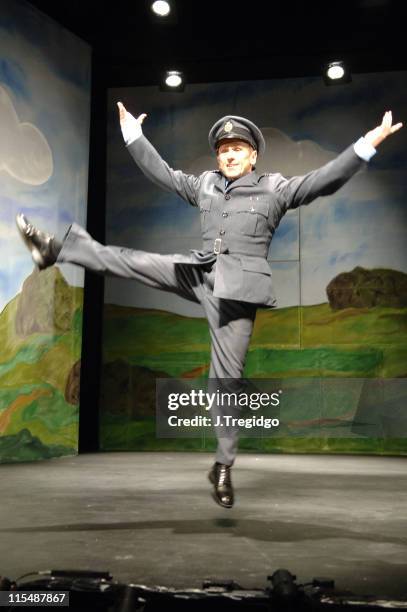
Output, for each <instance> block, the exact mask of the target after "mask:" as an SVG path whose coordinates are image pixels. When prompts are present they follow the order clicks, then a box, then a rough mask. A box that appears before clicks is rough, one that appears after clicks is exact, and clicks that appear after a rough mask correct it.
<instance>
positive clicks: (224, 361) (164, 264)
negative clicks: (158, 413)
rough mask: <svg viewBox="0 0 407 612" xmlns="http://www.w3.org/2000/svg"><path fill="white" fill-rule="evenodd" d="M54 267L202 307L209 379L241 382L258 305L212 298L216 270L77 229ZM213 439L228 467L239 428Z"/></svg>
mask: <svg viewBox="0 0 407 612" xmlns="http://www.w3.org/2000/svg"><path fill="white" fill-rule="evenodd" d="M57 262H60V263H71V264H76V265H78V266H82V267H84V268H86V269H87V270H92V271H93V272H97V273H100V274H107V275H113V276H119V277H122V278H128V279H134V280H138V281H140V282H142V283H143V284H145V285H148V286H149V287H153V288H156V289H161V290H163V291H169V292H171V293H175V294H177V295H179V296H181V297H183V298H185V299H187V300H190V301H192V302H196V303H199V304H201V306H202V308H203V310H204V313H205V316H206V319H207V321H208V324H209V330H210V336H211V364H210V370H209V378H210V379H234V380H236V379H240V378H241V377H242V375H243V368H244V365H245V359H246V354H247V350H248V347H249V342H250V338H251V334H252V330H253V324H254V319H255V316H256V305H255V304H249V303H247V302H239V301H237V300H225V299H220V298H215V297H214V296H213V283H214V267H212V268H208V267H205V266H203V265H199V264H193V263H192V262H191V264H188V263H185V256H184V255H160V254H157V253H147V252H145V251H138V250H133V249H127V248H121V247H116V246H104V245H102V244H100V243H99V242H97V241H96V240H93V238H92V237H91V236H90V235H89V234H88V232H86V230H84V229H83V228H82V227H80V226H79V225H77V224H76V223H74V224H73V225H72V226H71V227H70V229H69V231H68V233H67V234H66V236H65V238H64V240H63V243H62V249H61V251H60V253H59V255H58V258H57ZM214 265H216V263H215V264H214ZM212 417H213V418H215V417H216V414H212ZM218 431H219V428H218V429H217V432H218ZM217 439H218V446H217V451H216V461H218V462H219V463H224V464H226V465H232V464H233V462H234V460H235V457H236V453H237V446H238V430H237V428H232V429H230V428H229V429H228V432H227V435H226V436H225V437H221V436H220V435H217Z"/></svg>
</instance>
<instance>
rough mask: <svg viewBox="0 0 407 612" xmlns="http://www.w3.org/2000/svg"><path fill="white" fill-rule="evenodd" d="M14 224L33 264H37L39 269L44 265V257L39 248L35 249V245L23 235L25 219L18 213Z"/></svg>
mask: <svg viewBox="0 0 407 612" xmlns="http://www.w3.org/2000/svg"><path fill="white" fill-rule="evenodd" d="M16 225H17V229H18V232H19V234H20V236H21V238H22V240H23V242H24V244H25V246H26V247H27V249H28V250H29V251H30V253H31V257H32V259H33V262H34V264H35V265H36V266H37V268H38V269H39V270H42V269H43V268H44V267H45V262H44V258H43V256H42V255H41V253H40V252H39V250H38V249H37V247H36V246H34V245H33V244H32V242H31V241H30V240H28V238H27V236H26V235H25V221H24V220H23V219H22V218H21V216H20V215H17V217H16Z"/></svg>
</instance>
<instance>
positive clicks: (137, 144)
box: [17, 102, 402, 508]
mask: <svg viewBox="0 0 407 612" xmlns="http://www.w3.org/2000/svg"><path fill="white" fill-rule="evenodd" d="M118 106H119V113H120V125H121V129H122V133H123V137H124V140H125V143H126V146H127V148H128V150H129V153H130V155H131V156H132V157H133V159H134V161H135V162H136V164H137V165H138V166H139V168H140V169H141V171H142V172H143V173H144V174H145V175H146V176H147V177H148V178H149V179H150V180H152V181H153V182H154V183H156V184H157V185H159V186H160V187H162V188H164V189H167V190H170V191H172V192H174V193H176V194H178V195H179V196H180V197H181V198H183V199H184V200H185V201H187V202H188V203H189V204H191V205H192V206H196V207H197V208H199V211H200V215H201V223H202V237H203V248H202V250H200V251H197V250H196V251H195V250H193V251H191V253H190V254H189V255H160V254H154V253H146V252H144V251H137V250H132V249H123V248H120V247H114V246H104V245H101V244H99V243H98V242H96V241H95V240H93V239H92V237H91V236H90V235H89V234H88V233H87V232H86V231H85V230H84V229H83V228H81V227H80V226H78V225H77V224H75V223H74V224H73V225H72V226H71V227H70V229H69V230H68V232H67V234H66V235H65V237H64V239H63V242H62V243H58V242H57V241H56V239H55V238H54V237H53V236H51V235H50V234H47V233H44V232H41V231H40V230H38V229H36V228H35V227H34V226H33V225H31V224H30V223H29V222H28V220H27V219H26V218H25V217H24V216H23V215H18V216H17V226H18V228H19V231H20V233H21V235H22V237H23V239H24V240H25V242H26V244H27V246H28V248H29V249H30V250H31V254H32V257H33V260H34V262H35V263H36V264H37V265H38V267H39V268H40V269H43V268H46V267H48V266H49V265H52V264H53V263H55V262H61V263H62V262H66V263H73V264H77V265H80V266H83V267H85V268H87V269H89V270H93V271H95V272H99V273H104V274H112V275H115V276H121V277H123V278H131V279H136V280H139V281H141V282H142V283H144V284H146V285H148V286H150V287H155V288H157V289H162V290H164V291H170V292H173V293H176V294H177V295H180V296H182V297H184V298H186V299H188V300H191V301H194V302H198V303H200V304H201V306H202V307H203V310H204V312H205V316H206V318H207V320H208V323H209V329H210V336H211V365H210V371H209V378H210V379H213V380H218V381H219V380H224V379H228V380H230V379H232V380H239V379H241V377H242V375H243V369H244V365H245V358H246V354H247V350H248V347H249V342H250V337H251V334H252V329H253V323H254V319H255V315H256V309H257V308H258V307H260V306H267V307H273V306H275V304H276V300H275V297H274V293H273V287H272V280H271V270H270V268H269V265H268V262H267V254H268V250H269V246H270V242H271V239H272V237H273V234H274V232H275V230H276V228H277V226H278V224H279V222H280V220H281V218H282V217H283V215H284V214H285V213H286V212H287V211H288V210H289V209H293V208H297V207H298V206H301V205H304V204H309V203H310V202H312V200H314V199H315V198H317V197H318V196H322V195H328V194H331V193H334V192H335V191H336V190H337V189H339V188H340V187H341V186H342V185H343V184H344V183H346V181H348V180H349V179H350V178H351V177H352V176H353V175H354V174H355V173H356V172H357V171H358V170H359V169H360V168H361V167H362V166H363V165H364V164H365V163H366V162H367V161H369V159H370V158H371V156H372V155H374V153H375V152H376V150H375V147H376V146H377V145H378V144H379V143H380V142H382V140H384V139H385V138H386V137H387V136H388V135H390V134H392V133H394V132H395V131H397V130H398V129H399V128H400V127H401V126H402V124H401V123H399V124H397V125H394V126H393V125H392V115H391V112H387V113H386V114H385V115H384V117H383V121H382V123H381V125H380V126H378V127H377V128H375V129H373V130H371V131H370V132H368V133H367V134H366V135H365V136H364V137H362V138H360V139H359V140H358V141H357V142H356V143H355V144H354V145H351V146H350V147H348V148H347V149H346V150H345V151H344V152H343V153H341V154H340V155H339V156H338V157H337V158H335V159H334V160H332V161H330V162H329V163H327V164H326V165H324V166H322V167H321V168H319V169H317V170H314V171H312V172H309V173H308V174H306V175H304V176H296V177H292V178H290V179H286V178H284V177H283V176H282V175H281V174H279V173H271V174H263V175H258V174H257V173H256V171H255V164H256V160H257V155H258V154H261V153H262V152H263V151H264V148H265V142H264V138H263V135H262V133H261V131H260V130H259V128H258V127H257V126H256V125H255V124H254V123H252V122H251V121H249V120H248V119H245V118H243V117H238V116H234V115H229V116H226V117H223V118H222V119H219V121H217V122H216V123H215V124H214V126H213V127H212V128H211V130H210V132H209V144H210V146H211V148H212V150H213V151H214V152H215V154H216V157H217V162H218V170H216V171H207V172H204V173H202V174H201V175H200V176H194V175H190V174H185V173H184V172H182V171H180V170H173V169H172V168H170V166H169V165H168V164H167V163H166V162H165V161H164V160H163V159H162V158H161V157H160V155H159V154H158V152H157V151H156V150H155V148H154V147H153V146H152V145H151V143H150V142H149V141H148V140H147V139H146V137H145V136H144V135H143V133H142V128H141V125H142V123H143V121H144V118H145V116H146V115H144V114H143V115H140V116H139V117H138V118H137V119H136V118H135V117H133V116H132V115H131V114H130V113H128V112H127V111H126V109H125V108H124V106H123V105H122V104H121V103H120V102H119V103H118ZM237 443H238V431H237V429H236V428H232V429H231V430H229V431H228V435H226V436H225V437H221V436H218V447H217V452H216V460H215V463H214V465H213V467H212V469H211V471H210V473H209V479H210V481H211V483H212V484H213V486H214V490H213V496H214V499H215V501H216V502H217V503H218V504H219V505H221V506H222V507H225V508H231V507H232V506H233V503H234V492H233V487H232V481H231V467H232V465H233V463H234V460H235V457H236V452H237Z"/></svg>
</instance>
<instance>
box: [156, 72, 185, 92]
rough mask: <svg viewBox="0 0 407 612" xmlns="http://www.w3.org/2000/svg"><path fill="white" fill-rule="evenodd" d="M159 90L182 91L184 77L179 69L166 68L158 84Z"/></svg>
mask: <svg viewBox="0 0 407 612" xmlns="http://www.w3.org/2000/svg"><path fill="white" fill-rule="evenodd" d="M160 89H161V91H184V89H185V78H184V75H183V73H182V72H181V71H180V70H167V71H166V72H165V73H164V74H163V76H162V78H161V84H160Z"/></svg>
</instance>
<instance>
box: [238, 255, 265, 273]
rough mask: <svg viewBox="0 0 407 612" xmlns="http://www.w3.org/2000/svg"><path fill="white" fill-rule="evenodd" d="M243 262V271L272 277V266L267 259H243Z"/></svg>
mask: <svg viewBox="0 0 407 612" xmlns="http://www.w3.org/2000/svg"><path fill="white" fill-rule="evenodd" d="M241 261H242V269H243V270H247V271H249V272H258V273H259V274H267V275H268V276H271V270H270V266H269V264H268V263H267V260H266V259H262V258H261V257H241Z"/></svg>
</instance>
